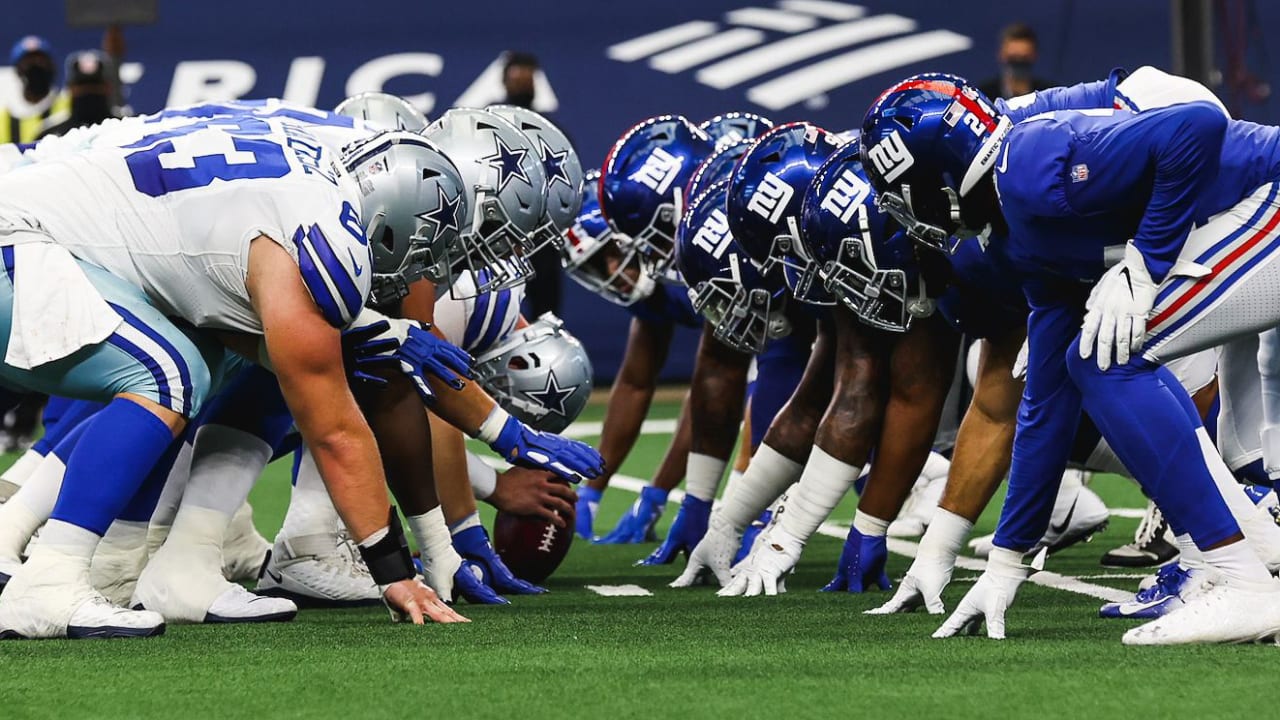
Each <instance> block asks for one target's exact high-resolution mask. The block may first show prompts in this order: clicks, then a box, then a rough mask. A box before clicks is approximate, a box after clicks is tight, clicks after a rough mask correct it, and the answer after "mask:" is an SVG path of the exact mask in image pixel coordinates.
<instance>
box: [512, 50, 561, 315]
mask: <svg viewBox="0 0 1280 720" xmlns="http://www.w3.org/2000/svg"><path fill="white" fill-rule="evenodd" d="M538 68H539V65H538V58H537V56H535V55H533V54H532V53H527V52H517V51H511V52H508V53H507V60H506V63H505V64H504V65H503V67H502V87H503V89H504V90H505V91H506V98H505V99H504V100H503V102H504V103H506V104H508V105H517V106H519V107H522V108H528V109H530V110H532V109H533V98H534V94H535V89H534V78H535V77H536V76H537V74H538ZM531 259H532V263H533V270H534V273H535V275H534V276H533V278H532V279H531V280H529V282H528V283H527V285H526V286H525V287H526V291H527V294H526V296H525V302H526V303H527V306H528V309H527V312H526V313H525V315H526V317H541V316H542V314H543V313H547V312H553V313H556V314H557V315H559V314H560V294H561V290H560V282H561V277H560V251H559V250H558V249H556V248H554V247H551V246H549V245H548V246H546V247H543V248H542V249H541V250H539V251H538V252H536V253H534V254H533V257H532V258H531Z"/></svg>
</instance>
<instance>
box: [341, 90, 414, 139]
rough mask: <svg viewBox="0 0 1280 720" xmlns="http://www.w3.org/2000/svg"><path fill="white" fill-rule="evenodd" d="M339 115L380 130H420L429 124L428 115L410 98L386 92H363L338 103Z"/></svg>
mask: <svg viewBox="0 0 1280 720" xmlns="http://www.w3.org/2000/svg"><path fill="white" fill-rule="evenodd" d="M333 112H334V113H335V114H337V115H346V116H347V117H350V118H355V119H357V120H363V121H365V122H366V123H367V124H369V125H370V126H371V127H375V128H378V129H380V130H407V131H409V132H419V131H421V130H422V128H424V127H426V126H427V122H428V120H427V116H426V115H423V114H422V113H421V112H419V111H418V108H416V107H414V106H413V105H410V104H409V101H408V100H405V99H404V98H402V97H398V96H396V95H390V94H388V93H384V92H363V93H360V94H359V95H352V96H351V97H349V98H347V99H346V100H343V101H342V102H340V103H338V107H336V108H334V109H333Z"/></svg>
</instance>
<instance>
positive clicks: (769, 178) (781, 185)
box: [747, 172, 796, 223]
mask: <svg viewBox="0 0 1280 720" xmlns="http://www.w3.org/2000/svg"><path fill="white" fill-rule="evenodd" d="M795 194H796V191H795V188H793V187H791V186H790V185H788V184H787V183H786V182H785V181H784V180H783V179H782V178H780V177H778V176H777V175H774V174H773V173H771V172H770V173H765V174H764V180H763V181H761V183H760V186H759V187H757V188H756V191H755V192H754V193H751V199H750V200H747V210H748V211H750V212H753V213H755V214H757V215H759V216H761V217H763V218H764V219H766V220H768V221H769V222H770V223H776V222H778V218H781V217H782V212H783V211H784V210H786V209H787V203H789V202H791V198H792V196H793V195H795Z"/></svg>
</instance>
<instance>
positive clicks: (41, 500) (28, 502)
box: [0, 453, 67, 560]
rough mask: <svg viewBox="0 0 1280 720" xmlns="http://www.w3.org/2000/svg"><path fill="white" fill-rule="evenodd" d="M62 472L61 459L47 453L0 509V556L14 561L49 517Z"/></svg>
mask: <svg viewBox="0 0 1280 720" xmlns="http://www.w3.org/2000/svg"><path fill="white" fill-rule="evenodd" d="M66 471H67V466H66V465H64V464H63V463H62V460H61V458H59V457H58V456H57V455H54V454H53V453H49V457H47V458H45V460H44V461H43V462H41V463H40V464H39V466H37V467H36V470H35V472H33V473H32V474H31V477H29V478H27V482H26V483H24V484H23V486H22V487H21V488H20V489H19V490H18V492H16V493H14V494H13V497H11V498H9V501H8V502H6V503H4V504H3V505H0V556H4V557H7V558H10V559H14V560H16V559H17V558H18V557H19V556H20V555H22V551H23V550H24V549H26V547H27V542H28V541H30V540H31V536H32V535H33V534H34V533H35V531H36V530H38V529H39V528H40V526H41V525H43V524H44V521H45V520H48V519H49V515H51V514H52V513H53V505H54V503H56V502H57V501H58V491H59V490H61V489H62V476H63V475H64V474H65V473H66Z"/></svg>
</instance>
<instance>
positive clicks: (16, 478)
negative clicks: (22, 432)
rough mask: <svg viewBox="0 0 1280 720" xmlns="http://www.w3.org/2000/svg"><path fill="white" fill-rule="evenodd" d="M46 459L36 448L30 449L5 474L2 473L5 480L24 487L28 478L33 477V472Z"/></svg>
mask: <svg viewBox="0 0 1280 720" xmlns="http://www.w3.org/2000/svg"><path fill="white" fill-rule="evenodd" d="M43 460H44V456H43V455H41V454H40V453H38V452H36V451H35V450H31V449H28V450H27V451H26V452H24V453H22V456H21V457H19V458H18V459H17V460H16V461H15V462H14V463H13V464H12V465H10V466H9V469H8V470H5V471H4V474H2V475H0V480H3V481H5V482H7V483H9V484H11V485H13V486H15V487H22V486H23V484H25V483H26V482H27V478H29V477H31V473H33V472H35V471H36V468H38V467H40V463H41V462H42V461H43Z"/></svg>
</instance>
